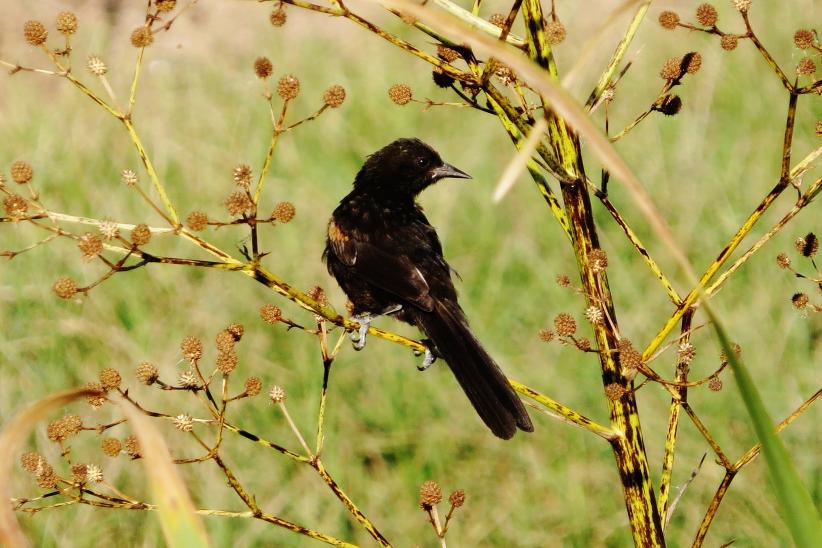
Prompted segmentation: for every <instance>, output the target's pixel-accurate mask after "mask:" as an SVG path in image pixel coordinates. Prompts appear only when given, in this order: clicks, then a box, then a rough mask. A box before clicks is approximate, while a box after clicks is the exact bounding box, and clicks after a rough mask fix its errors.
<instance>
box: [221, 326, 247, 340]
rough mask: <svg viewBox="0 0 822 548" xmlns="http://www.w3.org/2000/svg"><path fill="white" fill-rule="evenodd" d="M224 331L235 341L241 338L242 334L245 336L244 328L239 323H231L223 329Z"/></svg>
mask: <svg viewBox="0 0 822 548" xmlns="http://www.w3.org/2000/svg"><path fill="white" fill-rule="evenodd" d="M225 330H226V331H228V332H229V333H231V336H232V337H234V340H235V341H239V340H240V339H242V338H243V334H245V327H243V324H241V323H233V324H231V325H229V326H228V327H226V328H225Z"/></svg>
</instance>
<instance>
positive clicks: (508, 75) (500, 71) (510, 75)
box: [489, 59, 517, 86]
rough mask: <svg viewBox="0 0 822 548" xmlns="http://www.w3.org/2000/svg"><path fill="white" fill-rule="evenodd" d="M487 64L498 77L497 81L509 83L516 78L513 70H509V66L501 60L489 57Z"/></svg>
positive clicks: (504, 83) (506, 84)
mask: <svg viewBox="0 0 822 548" xmlns="http://www.w3.org/2000/svg"><path fill="white" fill-rule="evenodd" d="M489 64H490V65H491V67H492V70H493V72H494V76H496V77H497V78H499V81H500V82H501V83H502V84H503V85H505V86H508V85H511V84H512V83H514V81H515V80H516V79H517V77H516V75H515V74H514V71H513V70H511V67H509V66H508V65H506V64H505V63H502V62H501V61H498V60H496V59H491V60H490V61H489Z"/></svg>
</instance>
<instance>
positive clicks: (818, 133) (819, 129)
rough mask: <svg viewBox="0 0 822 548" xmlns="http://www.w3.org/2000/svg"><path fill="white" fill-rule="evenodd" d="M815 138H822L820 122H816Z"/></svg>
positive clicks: (821, 122) (821, 121)
mask: <svg viewBox="0 0 822 548" xmlns="http://www.w3.org/2000/svg"><path fill="white" fill-rule="evenodd" d="M816 136H817V137H822V120H817V121H816Z"/></svg>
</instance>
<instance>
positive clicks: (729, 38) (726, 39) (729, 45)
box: [719, 34, 739, 51]
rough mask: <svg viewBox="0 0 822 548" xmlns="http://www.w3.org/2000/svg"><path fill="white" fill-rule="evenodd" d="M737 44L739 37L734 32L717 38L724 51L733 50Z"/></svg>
mask: <svg viewBox="0 0 822 548" xmlns="http://www.w3.org/2000/svg"><path fill="white" fill-rule="evenodd" d="M738 44H739V38H738V37H737V36H736V35H734V34H723V35H722V38H720V39H719V45H720V46H722V49H724V50H725V51H733V50H735V49H736V46H737V45H738Z"/></svg>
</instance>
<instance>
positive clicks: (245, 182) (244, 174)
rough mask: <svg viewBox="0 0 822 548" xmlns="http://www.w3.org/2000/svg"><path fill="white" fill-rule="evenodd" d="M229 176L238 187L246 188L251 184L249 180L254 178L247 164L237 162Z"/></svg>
mask: <svg viewBox="0 0 822 548" xmlns="http://www.w3.org/2000/svg"><path fill="white" fill-rule="evenodd" d="M231 178H232V179H233V180H234V184H235V185H237V186H238V187H240V188H245V189H248V188H249V187H250V186H251V180H252V179H253V178H254V172H253V171H252V169H251V166H249V165H248V164H239V165H238V166H236V167H235V168H234V171H232V173H231Z"/></svg>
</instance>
